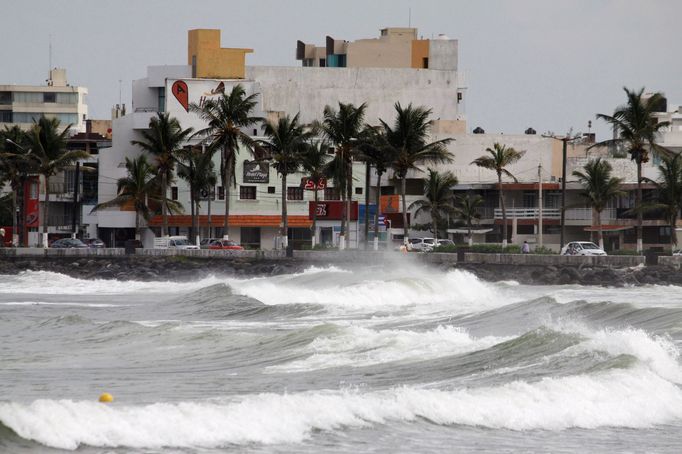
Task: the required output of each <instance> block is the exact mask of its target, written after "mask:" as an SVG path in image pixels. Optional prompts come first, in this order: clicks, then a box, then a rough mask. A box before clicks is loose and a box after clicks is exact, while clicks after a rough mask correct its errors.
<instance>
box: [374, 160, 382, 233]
mask: <svg viewBox="0 0 682 454" xmlns="http://www.w3.org/2000/svg"><path fill="white" fill-rule="evenodd" d="M374 197H375V203H376V206H377V207H376V210H374V238H379V215H380V214H381V207H380V203H381V173H379V172H377V190H376V194H375V195H374Z"/></svg>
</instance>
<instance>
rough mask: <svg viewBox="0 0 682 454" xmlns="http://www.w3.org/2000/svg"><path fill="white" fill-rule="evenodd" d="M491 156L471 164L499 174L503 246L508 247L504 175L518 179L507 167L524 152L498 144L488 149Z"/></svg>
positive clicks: (475, 160) (480, 158)
mask: <svg viewBox="0 0 682 454" xmlns="http://www.w3.org/2000/svg"><path fill="white" fill-rule="evenodd" d="M485 151H487V152H488V153H489V154H490V156H487V155H483V156H479V157H478V158H476V159H474V160H473V161H472V162H471V163H472V164H475V165H477V166H478V167H482V168H484V169H488V170H494V171H495V173H497V186H498V188H499V192H500V208H502V246H504V247H506V246H507V210H506V208H505V205H504V190H503V189H502V175H507V176H508V177H509V178H511V179H512V180H514V181H517V179H516V177H515V176H514V175H512V174H511V172H509V171H508V170H507V169H506V167H508V166H510V165H512V164H514V163H515V162H517V161H518V160H519V159H521V157H522V156H523V152H520V151H516V150H515V149H513V148H512V147H507V146H506V145H501V144H499V143H497V142H495V143H494V144H493V148H486V149H485Z"/></svg>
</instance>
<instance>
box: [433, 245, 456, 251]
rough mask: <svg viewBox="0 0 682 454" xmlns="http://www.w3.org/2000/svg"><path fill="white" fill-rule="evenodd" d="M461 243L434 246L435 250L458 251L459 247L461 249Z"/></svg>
mask: <svg viewBox="0 0 682 454" xmlns="http://www.w3.org/2000/svg"><path fill="white" fill-rule="evenodd" d="M461 247H462V246H461V245H457V244H445V245H443V246H436V247H435V248H433V252H457V249H461Z"/></svg>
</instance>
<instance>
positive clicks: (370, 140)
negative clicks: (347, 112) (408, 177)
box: [359, 126, 396, 238]
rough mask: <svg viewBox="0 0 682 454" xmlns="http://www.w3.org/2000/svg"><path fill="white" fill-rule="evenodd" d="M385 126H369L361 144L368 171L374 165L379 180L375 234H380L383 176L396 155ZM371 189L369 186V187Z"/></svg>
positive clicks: (376, 190) (376, 193) (377, 185)
mask: <svg viewBox="0 0 682 454" xmlns="http://www.w3.org/2000/svg"><path fill="white" fill-rule="evenodd" d="M384 132H385V131H384V130H383V128H377V127H372V126H367V127H366V128H365V130H364V131H363V134H362V139H361V143H360V146H359V150H360V153H361V155H362V159H364V160H365V161H366V162H367V172H368V173H369V168H370V166H371V167H374V171H375V172H376V175H377V182H376V187H375V191H374V196H375V205H376V211H375V213H374V234H375V238H377V236H378V235H379V216H380V215H381V209H380V208H381V177H382V176H383V175H384V174H385V173H386V172H387V171H388V169H390V168H391V166H392V165H393V161H394V160H395V157H396V150H395V148H393V147H391V146H390V145H389V144H388V142H387V140H386V135H385V133H384ZM368 190H369V188H368Z"/></svg>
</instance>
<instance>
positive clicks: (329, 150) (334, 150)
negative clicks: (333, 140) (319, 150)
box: [327, 147, 336, 155]
mask: <svg viewBox="0 0 682 454" xmlns="http://www.w3.org/2000/svg"><path fill="white" fill-rule="evenodd" d="M335 153H336V148H334V147H329V148H328V149H327V154H331V155H333V154H335Z"/></svg>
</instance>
